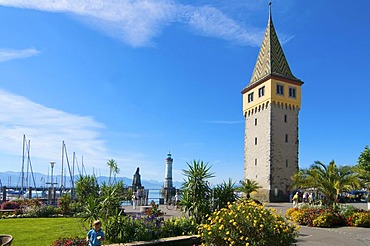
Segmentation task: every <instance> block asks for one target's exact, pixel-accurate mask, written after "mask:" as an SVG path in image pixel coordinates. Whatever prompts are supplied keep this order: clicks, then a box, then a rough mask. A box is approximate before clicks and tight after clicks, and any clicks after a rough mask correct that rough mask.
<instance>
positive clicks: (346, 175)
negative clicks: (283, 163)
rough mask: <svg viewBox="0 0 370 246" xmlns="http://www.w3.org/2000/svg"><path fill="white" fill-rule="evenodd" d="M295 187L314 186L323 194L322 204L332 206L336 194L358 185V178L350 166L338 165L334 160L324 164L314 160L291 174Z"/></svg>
mask: <svg viewBox="0 0 370 246" xmlns="http://www.w3.org/2000/svg"><path fill="white" fill-rule="evenodd" d="M292 179H293V186H294V187H296V188H303V189H306V188H316V189H317V191H318V192H319V193H321V194H322V195H323V196H324V201H323V202H324V204H326V205H328V206H332V205H334V204H335V203H336V200H337V197H338V195H339V194H340V193H341V192H343V191H348V190H351V189H354V188H357V187H359V179H358V175H357V173H356V172H354V169H353V168H352V167H348V166H340V167H338V166H337V165H336V164H335V162H334V160H333V161H331V162H330V163H329V165H327V166H326V165H325V164H323V163H321V162H319V161H316V162H315V163H314V164H313V165H312V166H311V167H310V168H309V169H303V170H300V171H299V172H298V173H296V174H295V175H294V176H293V178H292Z"/></svg>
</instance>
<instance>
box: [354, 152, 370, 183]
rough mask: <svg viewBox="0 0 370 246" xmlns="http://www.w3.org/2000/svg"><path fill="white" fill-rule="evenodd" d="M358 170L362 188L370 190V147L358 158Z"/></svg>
mask: <svg viewBox="0 0 370 246" xmlns="http://www.w3.org/2000/svg"><path fill="white" fill-rule="evenodd" d="M356 170H357V172H358V173H359V178H360V180H361V182H362V186H363V187H367V188H370V149H369V146H368V145H366V147H365V150H364V151H363V152H361V154H360V156H359V157H358V160H357V165H356Z"/></svg>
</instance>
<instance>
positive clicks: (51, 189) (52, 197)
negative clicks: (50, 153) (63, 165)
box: [46, 161, 57, 204]
mask: <svg viewBox="0 0 370 246" xmlns="http://www.w3.org/2000/svg"><path fill="white" fill-rule="evenodd" d="M54 165H55V161H51V162H50V166H51V175H50V182H47V183H46V184H50V187H49V196H48V200H49V203H51V204H55V189H54V185H55V184H57V183H54Z"/></svg>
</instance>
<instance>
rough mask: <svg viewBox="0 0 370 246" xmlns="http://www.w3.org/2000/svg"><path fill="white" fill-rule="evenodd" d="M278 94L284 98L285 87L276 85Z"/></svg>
mask: <svg viewBox="0 0 370 246" xmlns="http://www.w3.org/2000/svg"><path fill="white" fill-rule="evenodd" d="M276 94H277V95H282V96H284V85H282V84H276Z"/></svg>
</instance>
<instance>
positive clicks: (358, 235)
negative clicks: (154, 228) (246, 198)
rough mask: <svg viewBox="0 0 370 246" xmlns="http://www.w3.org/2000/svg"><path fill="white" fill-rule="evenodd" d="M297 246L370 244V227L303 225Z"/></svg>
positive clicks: (168, 213) (173, 213)
mask: <svg viewBox="0 0 370 246" xmlns="http://www.w3.org/2000/svg"><path fill="white" fill-rule="evenodd" d="M351 205H354V206H356V207H358V208H360V209H367V204H366V203H353V204H351ZM267 206H268V207H273V208H275V209H276V210H277V211H278V212H279V213H281V214H282V215H284V214H285V211H286V210H287V209H288V208H291V207H292V204H291V203H269V204H268V205H267ZM124 208H125V212H126V213H128V214H136V213H140V207H138V208H136V210H134V209H133V208H132V206H125V207H124ZM159 209H160V210H161V211H163V212H164V213H165V215H164V218H165V219H168V218H171V217H179V216H182V212H181V211H180V210H176V209H171V210H168V209H167V208H166V206H165V205H159ZM295 245H297V246H306V245H307V246H308V245H309V246H330V245H335V246H348V245H350V246H364V245H369V246H370V228H361V227H338V228H312V227H307V226H301V229H300V230H299V234H298V239H297V243H296V244H295Z"/></svg>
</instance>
